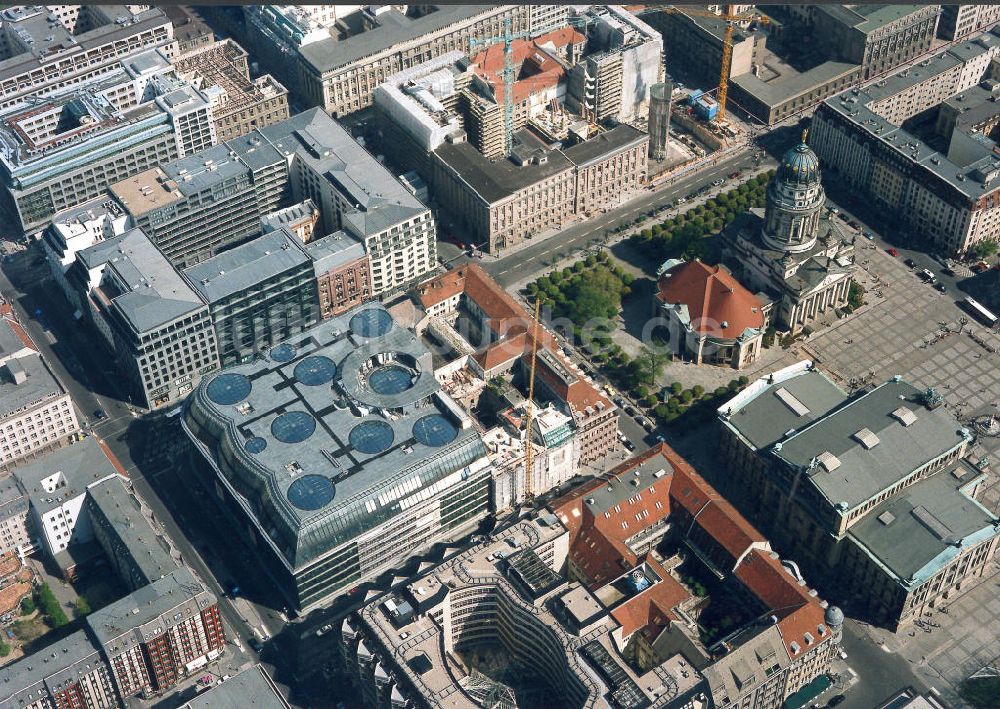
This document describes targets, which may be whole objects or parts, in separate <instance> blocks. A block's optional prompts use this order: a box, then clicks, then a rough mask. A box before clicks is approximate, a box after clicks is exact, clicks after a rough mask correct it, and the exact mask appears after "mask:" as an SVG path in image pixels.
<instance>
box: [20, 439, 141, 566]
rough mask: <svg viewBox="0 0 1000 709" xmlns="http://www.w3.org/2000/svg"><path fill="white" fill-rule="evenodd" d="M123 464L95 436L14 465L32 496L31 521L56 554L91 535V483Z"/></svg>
mask: <svg viewBox="0 0 1000 709" xmlns="http://www.w3.org/2000/svg"><path fill="white" fill-rule="evenodd" d="M120 467H121V466H120V465H116V464H115V463H114V462H112V461H111V459H110V458H109V457H108V455H107V453H106V452H105V449H104V447H103V446H102V445H101V444H100V443H99V442H98V441H97V439H96V438H94V437H93V436H88V437H86V438H84V439H83V440H82V441H79V442H76V443H74V444H73V445H70V446H65V447H63V448H60V449H59V450H55V451H51V452H49V453H47V454H46V455H44V456H41V457H40V458H37V459H35V460H32V461H30V462H25V463H22V464H20V465H18V466H17V467H16V468H14V471H13V475H14V477H15V478H17V480H18V482H19V483H20V484H21V488H22V489H23V490H24V492H25V494H26V495H27V496H28V500H29V502H30V509H31V512H30V517H31V524H32V527H33V529H34V530H35V533H36V534H37V535H38V538H39V541H40V542H41V547H42V549H44V550H45V551H46V553H48V555H49V557H50V558H51V559H53V560H58V559H59V554H60V552H63V551H65V550H66V549H67V548H68V547H69V546H70V545H77V544H84V543H86V542H89V541H90V540H91V539H93V537H94V535H93V531H92V529H91V525H90V517H89V515H88V514H87V513H86V511H85V510H84V501H85V499H86V497H87V490H88V488H89V487H90V486H92V485H96V484H98V483H101V482H103V481H105V480H108V479H109V478H114V477H117V476H118V475H119V474H120V473H121V471H120Z"/></svg>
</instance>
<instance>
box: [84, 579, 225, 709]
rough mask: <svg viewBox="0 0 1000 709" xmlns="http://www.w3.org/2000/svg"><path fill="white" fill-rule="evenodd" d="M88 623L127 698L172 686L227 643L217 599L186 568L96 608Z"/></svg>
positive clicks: (218, 651) (159, 691)
mask: <svg viewBox="0 0 1000 709" xmlns="http://www.w3.org/2000/svg"><path fill="white" fill-rule="evenodd" d="M86 625H87V628H88V630H89V632H90V634H91V635H92V637H93V639H94V641H95V644H96V646H97V647H98V648H100V651H101V653H102V654H103V655H104V657H105V658H107V659H106V662H107V664H108V666H109V667H110V669H111V675H112V677H113V678H114V682H115V686H116V687H117V689H118V693H119V696H121V697H122V698H123V699H124V700H125V701H127V700H128V699H129V698H131V697H133V696H135V695H137V694H140V693H148V694H159V693H161V692H164V691H165V690H167V689H170V688H171V687H173V686H174V685H176V684H177V682H178V681H179V680H180V679H181V678H183V677H184V676H186V675H188V674H190V673H192V672H197V671H198V668H200V667H203V666H205V665H206V664H208V662H209V661H211V660H214V659H215V658H216V657H218V656H219V655H221V654H222V652H223V651H224V649H225V644H226V637H225V631H224V630H223V627H222V619H221V616H220V615H219V606H218V601H217V599H216V598H215V596H214V595H212V594H211V593H210V592H208V591H206V590H204V589H203V588H202V586H201V584H200V583H199V582H198V581H197V579H195V577H194V575H193V574H192V573H191V571H190V570H188V569H187V568H186V567H181V568H179V569H177V570H176V571H172V572H171V573H169V574H167V575H166V576H164V577H163V578H162V579H159V580H156V581H154V582H153V583H151V584H149V585H148V586H144V587H142V588H140V589H139V590H137V591H134V592H132V593H130V594H129V595H127V596H125V597H124V598H122V599H121V600H119V601H115V602H114V603H111V604H109V605H107V606H105V607H104V608H101V609H99V610H95V611H94V612H93V613H91V614H90V615H88V616H87V618H86Z"/></svg>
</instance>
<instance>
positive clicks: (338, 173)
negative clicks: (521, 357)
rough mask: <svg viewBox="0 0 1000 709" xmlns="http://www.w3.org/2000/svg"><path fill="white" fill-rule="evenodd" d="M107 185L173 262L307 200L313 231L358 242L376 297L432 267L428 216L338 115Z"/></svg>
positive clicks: (313, 113) (316, 117) (207, 253)
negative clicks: (315, 223) (316, 226)
mask: <svg viewBox="0 0 1000 709" xmlns="http://www.w3.org/2000/svg"><path fill="white" fill-rule="evenodd" d="M111 192H112V193H113V194H114V196H115V197H116V198H117V200H118V201H119V202H120V203H121V204H122V205H123V206H124V207H125V209H126V211H128V213H129V214H130V215H131V216H132V218H133V219H134V221H135V224H136V225H137V226H138V227H140V228H141V229H143V231H145V232H147V233H148V235H149V236H150V238H151V239H153V241H154V242H155V243H156V244H157V246H158V247H159V248H160V249H161V250H162V251H163V252H164V253H165V254H166V255H167V256H168V257H169V258H170V259H171V260H172V261H173V262H174V263H176V264H178V265H181V266H191V265H194V264H195V263H197V262H198V261H200V260H203V259H205V258H209V257H211V256H214V255H215V254H217V253H218V252H219V251H221V250H223V249H225V248H226V247H230V246H233V245H235V244H238V243H241V242H243V241H247V240H249V239H251V238H253V237H255V236H257V235H259V234H260V233H261V230H262V228H263V227H262V223H261V218H262V217H265V216H267V215H271V214H272V213H274V212H276V211H277V210H279V209H282V208H285V207H288V206H292V205H294V204H300V203H302V202H304V201H306V200H311V201H312V204H314V205H315V206H316V208H318V209H319V212H320V215H321V217H320V220H319V222H320V225H321V228H320V233H322V234H331V233H333V232H336V231H339V230H343V231H345V232H347V233H348V234H349V235H350V236H352V237H354V238H356V239H358V240H359V241H361V242H362V243H363V244H364V248H365V252H366V253H367V255H368V258H369V263H370V272H371V292H372V296H373V297H378V296H380V295H382V294H384V293H387V292H389V291H393V290H398V289H401V288H403V287H405V286H406V285H408V284H410V283H412V282H413V281H415V280H416V279H418V278H420V277H421V276H423V275H424V274H426V273H427V272H428V271H429V270H430V269H431V268H433V267H434V264H435V262H436V241H435V227H434V219H433V217H432V215H431V212H430V210H429V209H427V208H426V207H425V206H424V205H423V204H421V203H420V201H419V200H417V199H416V198H415V197H414V196H413V195H412V194H411V193H410V192H409V191H408V190H407V189H406V188H405V187H403V185H401V184H400V182H399V181H398V180H397V179H396V178H395V177H393V175H392V174H391V173H390V172H389V171H388V170H387V169H386V168H385V167H384V166H383V165H381V164H379V163H378V161H376V160H375V158H373V157H372V156H371V154H369V153H368V152H366V151H365V149H364V148H363V147H362V146H360V145H359V144H358V143H357V142H356V141H355V140H354V139H353V138H351V136H350V135H349V134H348V133H347V131H345V130H344V128H343V127H341V126H340V125H339V124H338V123H337V122H336V121H334V120H333V119H331V118H330V117H329V116H328V115H326V114H325V113H323V112H322V111H321V110H319V109H310V110H308V111H304V112H303V113H300V114H298V115H297V116H293V117H292V118H289V119H287V120H285V121H281V122H279V123H275V124H273V125H271V126H267V127H264V128H261V129H259V130H257V131H254V132H253V133H250V134H248V135H245V136H242V137H240V138H237V139H234V140H231V141H228V142H227V143H223V144H221V145H218V146H216V147H214V148H209V149H208V150H205V151H202V152H200V153H197V154H195V155H192V156H191V157H189V158H183V159H181V160H177V161H175V162H172V163H169V164H166V165H162V166H161V167H159V168H157V169H155V170H151V171H149V172H147V173H143V174H141V175H138V176H136V177H135V178H132V179H130V180H126V181H124V182H120V183H118V184H116V185H114V186H113V187H112V188H111Z"/></svg>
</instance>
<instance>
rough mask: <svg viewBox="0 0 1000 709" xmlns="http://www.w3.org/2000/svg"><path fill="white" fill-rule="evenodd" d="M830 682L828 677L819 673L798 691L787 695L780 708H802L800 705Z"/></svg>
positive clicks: (803, 704)
mask: <svg viewBox="0 0 1000 709" xmlns="http://www.w3.org/2000/svg"><path fill="white" fill-rule="evenodd" d="M831 684H833V683H832V682H831V681H830V678H829V677H827V676H826V675H820V676H819V677H817V678H816V679H814V680H813V681H812V682H810V683H809V684H807V685H804V686H803V687H802V688H801V689H799V691H797V692H795V693H794V694H791V695H789V696H788V699H786V700H785V703H784V704H782V705H781V706H782V709H802V707H804V706H806V705H807V704H808V703H809V702H811V701H812V700H813V699H815V698H816V697H818V696H819V695H820V694H822V693H823V692H825V691H826V690H827V689H829V687H830V685H831Z"/></svg>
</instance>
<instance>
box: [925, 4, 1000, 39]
mask: <svg viewBox="0 0 1000 709" xmlns="http://www.w3.org/2000/svg"><path fill="white" fill-rule="evenodd" d="M998 21H1000V9H998V7H997V6H996V5H942V6H941V18H940V20H938V29H937V31H938V36H939V37H942V38H944V39H947V40H951V41H955V40H962V39H964V38H966V37H968V36H969V35H973V34H976V33H977V32H982V31H984V30H988V29H990V28H991V27H992V26H993V25H995V24H996V23H997V22H998Z"/></svg>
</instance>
